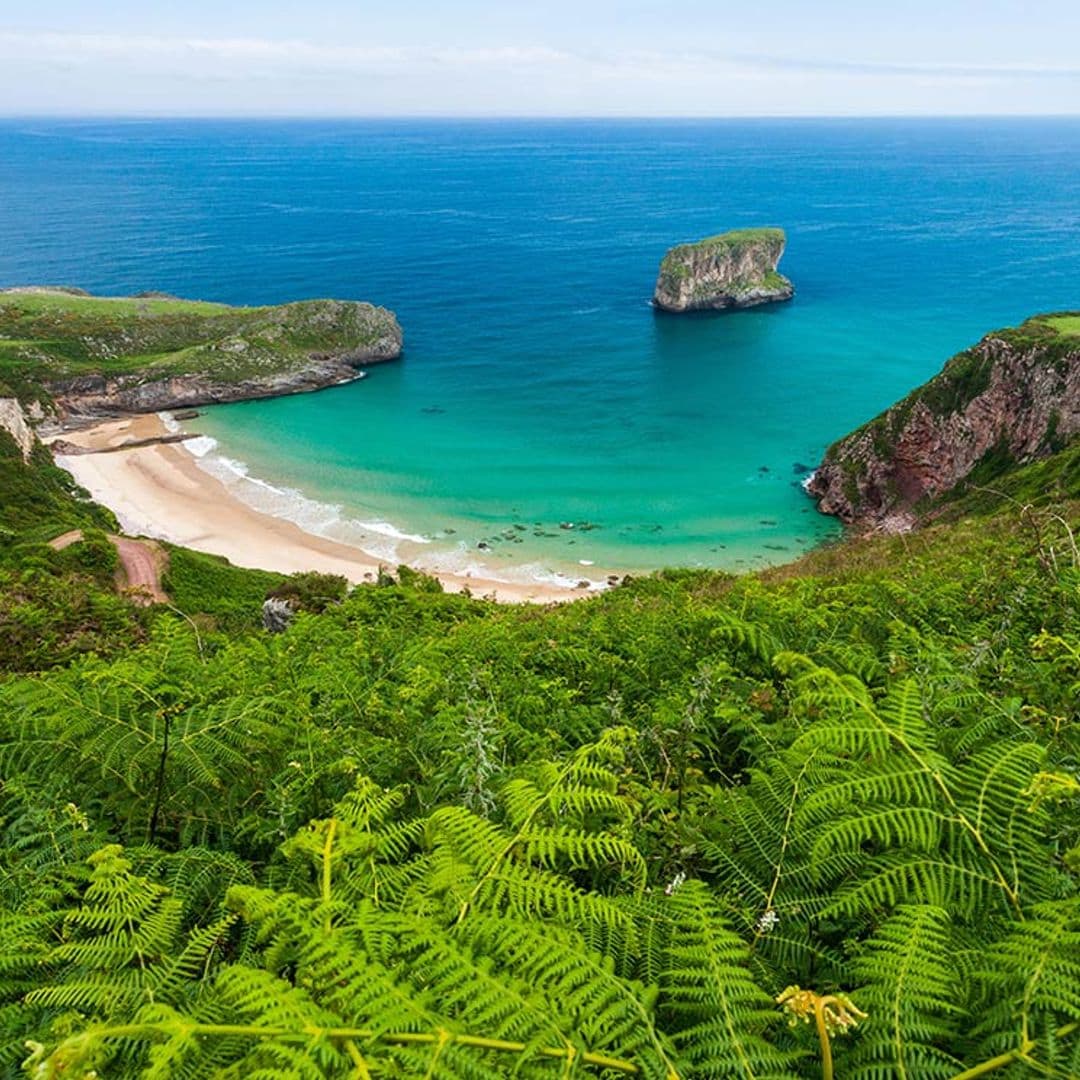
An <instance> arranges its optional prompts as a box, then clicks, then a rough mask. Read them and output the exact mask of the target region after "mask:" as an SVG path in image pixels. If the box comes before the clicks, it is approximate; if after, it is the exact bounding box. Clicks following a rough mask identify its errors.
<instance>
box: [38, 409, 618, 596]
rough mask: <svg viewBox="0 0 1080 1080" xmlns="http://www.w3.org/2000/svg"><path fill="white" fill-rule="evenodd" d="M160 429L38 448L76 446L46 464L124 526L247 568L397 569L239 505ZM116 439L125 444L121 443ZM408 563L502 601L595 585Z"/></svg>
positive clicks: (136, 424) (372, 575)
mask: <svg viewBox="0 0 1080 1080" xmlns="http://www.w3.org/2000/svg"><path fill="white" fill-rule="evenodd" d="M169 434H170V431H169V427H168V426H167V425H166V423H165V421H164V420H163V419H162V417H161V416H159V415H157V414H156V413H143V414H138V415H133V416H130V417H126V418H122V419H113V420H103V421H101V422H100V423H96V424H94V425H93V426H91V427H85V428H81V429H77V430H69V431H66V432H63V433H59V432H58V433H57V434H56V435H55V436H53V437H52V438H51V439H49V440H46V445H49V444H50V443H51V442H53V441H58V440H61V439H62V440H63V442H65V443H67V444H69V445H73V446H77V447H79V448H80V449H81V451H82V452H80V453H73V454H64V453H57V454H55V455H54V459H55V461H56V464H57V465H58V466H60V467H61V468H62V469H64V470H66V471H67V472H69V473H70V474H71V475H72V476H73V477H74V479H75V481H76V483H78V484H79V485H80V486H82V487H83V488H85V489H86V490H87V491H89V492H90V494H91V496H93V498H94V500H95V501H96V502H99V503H101V504H102V505H103V506H106V507H108V508H109V509H110V510H111V511H112V512H113V513H114V514H115V515H116V517H117V519H118V521H119V523H120V526H121V528H122V529H123V530H124V532H125V533H128V534H131V535H136V536H149V537H152V538H154V539H157V540H165V541H167V542H169V543H172V544H176V545H178V546H180V547H186V548H191V549H192V550H194V551H200V552H203V553H205V554H208V555H221V556H224V557H225V558H226V559H228V560H229V562H231V563H232V564H233V565H235V566H241V567H245V568H248V569H258V570H273V571H277V572H279V573H284V574H292V573H297V572H301V571H306V570H315V571H318V572H320V573H326V574H341V575H343V576H344V577H346V578H347V579H348V580H349V582H350V583H351V584H354V585H359V584H363V583H370V582H373V581H375V580H376V578H377V577H378V574H379V571H380V569H382V570H389V571H390V572H393V571H394V570H396V569H397V564H396V563H392V564H391V563H388V562H387V561H386V560H385V559H378V558H377V557H376V556H373V555H371V554H370V553H368V552H365V551H364V550H362V549H361V548H359V547H355V546H353V545H351V544H345V543H342V542H340V541H336V540H329V539H326V538H324V537H321V536H318V535H316V534H315V533H311V532H307V531H306V530H304V529H302V528H301V527H300V526H299V525H296V524H294V523H293V522H291V521H288V520H286V519H284V518H279V517H274V516H272V515H270V514H267V513H263V512H262V511H260V510H256V509H255V508H254V507H252V506H249V505H248V504H247V503H246V502H244V501H243V500H241V499H240V498H238V497H237V496H236V495H234V494H233V493H232V492H231V491H229V489H228V488H227V487H226V485H225V484H224V483H222V481H221V480H219V479H217V478H216V477H215V476H212V475H211V474H210V473H209V472H208V471H206V470H205V469H203V468H201V467H200V466H199V463H198V459H197V458H196V457H195V456H194V455H193V454H192V453H190V452H189V451H188V450H186V449H185V448H184V444H183V442H175V441H162V439H163V437H166V436H168V435H169ZM144 440H145V441H144ZM126 442H133V443H135V445H131V446H124V445H122V444H123V443H126ZM415 569H417V570H419V571H420V572H422V573H424V574H428V575H429V576H431V577H435V578H437V579H438V580H439V581H440V582H441V583H442V585H443V588H444V589H445V590H446V591H447V592H462V591H464V590H466V589H468V590H469V591H470V592H471V593H473V594H474V595H476V596H483V597H490V598H492V599H495V600H497V601H499V602H502V603H536V604H550V603H565V602H567V601H570V600H577V599H581V598H583V597H586V596H595V595H596V593H597V591H599V590H598V588H597V583H596V582H593V583H592V586H591V587H590V588H588V589H584V588H580V587H576V586H574V585H570V584H567V585H559V584H555V583H551V582H539V581H537V582H510V581H504V580H501V579H500V578H499V577H498V576H496V575H495V574H492V575H491V576H486V575H484V574H473V573H464V574H454V573H447V572H441V571H439V572H433V571H431V570H428V569H426V568H424V567H423V566H417V567H415ZM590 569H592V567H590ZM601 588H602V587H601Z"/></svg>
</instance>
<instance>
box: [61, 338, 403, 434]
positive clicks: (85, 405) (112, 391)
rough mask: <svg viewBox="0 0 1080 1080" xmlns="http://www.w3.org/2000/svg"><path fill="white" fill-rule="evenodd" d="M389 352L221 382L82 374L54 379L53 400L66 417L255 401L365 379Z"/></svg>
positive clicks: (315, 360)
mask: <svg viewBox="0 0 1080 1080" xmlns="http://www.w3.org/2000/svg"><path fill="white" fill-rule="evenodd" d="M396 355H398V353H397V352H393V353H388V355H364V356H355V355H352V354H350V355H348V356H329V357H319V356H315V357H312V359H311V360H310V361H309V362H308V363H306V364H305V365H304V366H303V367H298V368H296V369H294V370H292V371H284V372H272V373H269V374H267V375H262V376H254V377H250V378H244V379H240V380H238V381H236V382H219V381H217V380H216V379H215V378H214V377H213V376H212V375H211V374H209V373H205V374H192V375H173V376H169V377H168V378H164V379H154V378H147V377H146V374H145V373H142V374H136V375H116V376H104V375H79V376H76V377H75V378H72V379H61V380H57V381H55V382H52V383H50V384H49V389H50V391H51V392H52V394H53V399H54V402H55V404H56V406H57V409H58V410H59V412H60V415H61V417H62V418H64V419H77V418H78V417H80V416H84V417H91V416H112V415H114V414H116V413H145V412H159V411H161V410H162V409H183V408H190V407H194V406H198V405H217V404H223V403H225V402H229V401H252V400H254V399H256V398H268V397H281V396H282V395H284V394H303V393H307V392H310V391H312V390H322V389H324V388H325V387H328V386H339V385H341V384H343V383H347V382H352V381H353V380H354V379H357V378H360V375H361V372H360V368H362V367H364V366H366V365H368V364H373V363H378V362H380V361H382V360H392V359H393V358H394V357H395V356H396Z"/></svg>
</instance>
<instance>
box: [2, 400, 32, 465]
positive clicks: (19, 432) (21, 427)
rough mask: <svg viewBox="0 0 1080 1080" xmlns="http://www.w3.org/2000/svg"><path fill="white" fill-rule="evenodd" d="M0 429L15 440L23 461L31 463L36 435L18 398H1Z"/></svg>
mask: <svg viewBox="0 0 1080 1080" xmlns="http://www.w3.org/2000/svg"><path fill="white" fill-rule="evenodd" d="M0 428H2V429H3V430H4V431H6V432H7V433H8V434H9V435H10V436H11V437H12V438H13V439H14V440H15V445H16V446H17V447H18V448H19V450H20V451H21V452H22V456H23V461H29V460H30V454H31V452H32V451H33V449H34V433H33V431H31V430H30V425H29V424H28V423H27V422H26V414H25V413H24V412H23V410H22V406H21V405H20V404H19V401H18V399H17V398H0Z"/></svg>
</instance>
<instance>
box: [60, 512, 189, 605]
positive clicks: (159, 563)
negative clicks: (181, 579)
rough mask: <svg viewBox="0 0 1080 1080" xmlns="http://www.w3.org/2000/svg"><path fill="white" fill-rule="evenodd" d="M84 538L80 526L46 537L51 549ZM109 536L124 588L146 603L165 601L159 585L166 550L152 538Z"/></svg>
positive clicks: (163, 602)
mask: <svg viewBox="0 0 1080 1080" xmlns="http://www.w3.org/2000/svg"><path fill="white" fill-rule="evenodd" d="M82 538H83V534H82V529H72V530H71V532H66V533H63V534H61V535H60V536H56V537H54V538H53V539H52V540H50V541H49V547H51V548H52V549H53V550H54V551H63V550H64V548H66V547H71V545H72V544H77V543H78V542H79V541H80V540H81V539H82ZM109 540H110V541H111V543H112V545H113V547H115V548H116V554H117V555H118V556H119V557H120V570H121V573H122V575H123V581H122V582H120V584H121V586H122V587H123V588H127V589H132V590H137V592H138V596H137V597H136V600H137V601H138V600H139V599H142V600H143V602H144V603H147V604H167V603H168V602H169V597H168V595H167V594H166V592H165V590H164V589H162V587H161V571H162V570H163V569H164V566H165V552H164V551H162V549H161V548H160V547H159V546H158V545H157V544H155V543H154V541H153V540H132V539H131V537H129V536H115V535H110V536H109Z"/></svg>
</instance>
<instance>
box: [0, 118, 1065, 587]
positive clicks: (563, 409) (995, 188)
mask: <svg viewBox="0 0 1080 1080" xmlns="http://www.w3.org/2000/svg"><path fill="white" fill-rule="evenodd" d="M1078 134H1080V125H1078V124H1077V122H1076V121H1070V120H1045V121H1041V120H1040V121H1030V122H1026V123H1014V122H1011V121H1008V120H979V121H960V120H957V121H948V120H927V121H920V120H897V121H889V120H878V121H843V120H821V121H816V120H815V121H764V120H763V121H670V122H668V121H648V122H647V121H605V122H593V121H528V122H526V121H520V122H519V121H503V122H487V121H469V122H466V121H454V122H451V121H443V122H438V121H395V122H389V121H385V122H384V121H338V122H332V121H303V122H300V121H296V122H276V121H258V122H256V121H248V122H230V121H209V120H208V121H190V122H187V121H154V122H152V123H141V124H134V123H126V122H123V121H107V120H99V121H55V122H46V121H36V122H35V123H34V124H33V125H28V124H20V123H18V122H16V121H9V122H5V123H4V124H2V125H0V150H2V151H3V153H4V155H5V161H6V162H7V168H6V169H5V172H4V175H3V177H0V197H2V198H3V200H4V204H5V205H6V206H8V207H10V210H11V212H10V214H8V215H6V216H5V217H4V218H3V220H0V279H2V280H3V281H4V282H6V283H11V284H15V283H20V282H21V283H27V282H39V283H40V282H54V283H65V284H71V285H77V286H80V287H82V288H85V289H88V290H90V291H91V292H93V293H95V294H102V295H131V294H134V293H137V292H140V291H142V290H145V289H162V290H166V291H168V292H170V293H172V294H174V295H177V296H182V297H187V298H195V299H207V300H216V301H222V302H226V303H232V304H241V305H243V304H269V303H284V302H288V301H293V300H297V299H303V298H317V297H335V298H344V299H349V298H353V299H360V300H368V301H371V302H373V303H376V304H380V305H385V306H386V307H387V308H389V309H391V310H392V311H393V312H394V313H395V314H396V315H397V317H398V320H399V321H400V324H401V327H402V328H403V330H404V351H403V354H402V357H401V359H400V360H395V361H393V362H392V363H387V364H380V365H379V366H378V367H377V368H376V369H372V370H371V371H370V375H369V377H367V378H365V379H363V380H360V381H358V382H355V383H353V384H351V385H347V386H341V387H338V388H335V389H332V390H327V391H325V392H319V393H315V394H299V395H295V396H292V397H280V398H276V399H272V400H261V401H245V402H239V403H236V404H229V405H222V406H217V407H213V408H209V409H207V410H205V412H204V414H203V415H202V416H200V417H199V419H198V421H197V423H196V424H195V425H193V427H192V430H195V431H198V432H199V433H200V434H203V435H204V436H206V438H207V443H206V444H204V446H205V448H206V453H205V454H204V455H203V457H201V458H200V459H199V461H198V464H197V465H196V466H195V467H196V468H199V467H201V468H202V469H203V470H204V471H210V472H211V473H212V474H213V476H214V477H215V478H216V479H218V480H219V481H221V483H222V485H224V486H233V487H235V486H237V485H239V487H240V488H242V489H243V492H244V496H245V501H246V502H247V503H248V504H249V507H252V506H253V507H254V508H255V509H256V510H259V511H261V512H262V514H263V515H264V516H266V515H271V516H274V517H280V518H285V519H287V520H288V521H291V522H292V523H293V524H294V525H297V526H298V527H299V528H301V529H303V530H305V531H307V532H311V533H314V534H316V535H318V536H320V537H321V538H322V539H326V540H330V541H333V542H336V543H343V544H345V545H346V546H349V547H360V548H361V549H363V550H366V551H368V552H369V553H370V557H369V558H368V560H367V561H368V562H369V563H370V564H372V565H375V564H378V563H379V562H382V563H383V564H384V565H387V566H395V565H397V564H398V563H407V564H410V565H414V564H415V565H420V566H421V567H423V568H425V569H430V570H432V571H434V572H436V573H438V574H440V575H446V576H447V577H448V578H454V577H461V578H465V577H466V576H467V575H469V574H471V575H472V576H473V577H476V576H478V575H482V572H483V571H482V569H481V568H482V567H487V568H488V569H490V570H491V571H492V573H493V574H494V576H495V577H496V578H514V576H515V575H519V577H520V578H523V579H527V580H518V581H517V583H518V584H522V585H526V586H528V587H532V586H533V585H535V586H536V587H538V588H546V587H547V586H549V585H552V584H557V583H558V582H559V581H562V582H563V584H566V583H567V582H568V583H569V585H570V588H571V592H572V593H573V592H574V590H573V586H574V585H575V584H576V581H577V580H578V579H579V578H588V579H590V580H593V581H606V576H607V573H608V572H614V573H618V574H621V573H623V572H642V571H651V570H656V569H660V568H662V567H691V568H693V567H714V568H719V569H724V570H729V571H733V572H742V571H750V570H755V569H758V568H762V567H765V566H768V565H775V564H777V563H784V562H788V561H791V560H792V559H795V558H797V557H798V556H799V555H800V554H802V553H803V552H805V551H807V550H809V549H810V548H812V547H814V546H815V545H817V544H819V543H821V542H822V541H823V540H826V539H828V538H830V537H835V536H837V535H839V527H838V525H837V524H836V522H835V521H833V520H831V519H828V518H825V517H823V516H822V515H820V514H818V513H817V512H816V510H815V508H814V504H813V502H812V501H811V500H810V499H808V498H807V497H806V495H805V494H804V492H803V491H802V490H801V487H800V484H801V482H802V481H803V480H804V479H805V477H806V475H807V473H808V472H809V470H810V469H812V468H813V467H814V466H815V465H816V464H817V463H818V462H819V461H820V460H821V455H822V453H823V452H824V450H825V448H826V447H827V446H828V445H829V444H830V443H831V442H832V441H833V440H834V439H836V438H838V437H840V436H841V435H843V434H844V433H846V432H848V431H851V430H852V429H854V428H855V427H857V426H858V425H860V424H861V423H863V422H865V421H866V420H868V419H869V418H870V417H871V416H873V415H875V414H876V413H877V412H878V411H880V410H881V409H882V408H885V407H886V406H888V405H889V404H891V403H892V402H894V401H896V400H897V399H899V398H901V397H902V396H903V395H904V394H906V393H907V392H908V390H909V389H910V388H911V387H912V386H915V385H918V384H919V383H921V382H923V381H924V380H925V379H927V378H929V377H930V376H931V375H933V374H934V373H935V372H936V371H938V370H939V368H940V367H941V365H942V363H943V362H944V361H945V360H946V359H947V358H948V357H949V356H951V355H953V354H954V353H956V352H957V351H959V350H961V349H963V348H965V347H967V346H969V345H971V344H972V343H973V342H975V341H976V340H978V339H979V338H980V337H981V336H982V335H983V334H984V333H985V332H986V331H987V330H988V329H990V328H993V327H995V326H1003V325H1009V324H1016V323H1018V322H1021V321H1022V320H1023V319H1024V318H1026V317H1027V316H1028V315H1030V314H1032V313H1033V312H1035V311H1045V310H1054V309H1057V310H1064V309H1069V308H1071V307H1073V306H1074V305H1075V273H1074V268H1075V265H1076V260H1077V259H1078V258H1080V218H1078V211H1077V207H1078V206H1080V139H1078V138H1077V137H1076V136H1077V135H1078ZM84 175H85V176H87V177H89V178H90V179H91V180H92V183H80V182H79V181H78V179H77V178H78V177H80V176H84ZM46 188H47V190H48V191H49V192H50V197H49V199H48V200H45V201H44V202H43V201H42V199H41V197H40V192H41V191H42V190H44V189H46ZM117 193H120V194H119V196H118V195H117ZM759 224H775V225H779V226H782V227H783V228H784V229H785V231H786V233H787V238H788V247H787V251H786V253H785V255H784V259H783V263H782V269H783V271H784V273H785V274H786V275H787V276H789V277H790V279H791V280H792V281H793V282H795V284H796V295H795V297H794V299H793V300H792V301H790V302H789V303H786V304H783V305H780V306H777V307H774V308H770V309H756V310H750V311H742V312H738V313H735V314H708V313H706V314H689V315H678V316H668V315H664V314H662V313H658V312H656V311H654V309H653V308H652V307H651V305H650V299H651V296H652V290H653V287H654V284H655V281H656V276H657V269H658V266H659V263H660V260H661V258H662V257H663V255H664V252H665V251H667V250H668V249H669V248H670V247H671V245H672V244H676V243H678V242H680V241H686V240H692V239H694V238H697V237H702V236H709V235H712V234H715V233H716V232H718V231H721V230H723V229H729V228H738V227H741V226H752V225H759ZM210 440H213V442H212V443H211V442H210ZM182 452H183V453H184V454H186V455H187V457H188V458H189V459H190V458H191V454H190V453H189V452H188V451H187V450H184V451H182ZM162 453H164V451H162ZM175 453H176V454H179V453H181V451H179V450H177V451H175ZM176 460H184V459H180V458H177V459H176ZM192 463H193V462H192V460H185V466H191V465H192ZM78 467H79V468H82V469H88V468H90V465H89V464H83V465H79V466H78ZM115 467H116V466H114V465H112V464H109V465H107V466H106V465H104V464H101V465H95V466H94V468H109V469H113V468H115ZM210 490H214V491H216V492H217V494H218V495H220V491H221V489H213V488H212V489H210ZM105 501H106V502H107V503H108V502H109V499H108V498H106V499H105ZM161 509H162V510H164V509H165V508H164V507H162V508H161ZM166 513H167V516H166V517H165V518H164V519H162V520H159V521H156V522H155V521H153V520H150V519H147V520H144V522H143V524H144V525H146V526H151V525H155V526H156V527H157V529H158V530H162V529H164V528H165V526H166V525H167V526H168V528H176V527H177V523H178V522H179V521H180V520H181V519H180V516H179V515H177V514H175V513H171V514H170V513H168V512H166ZM563 525H572V526H574V527H573V528H572V529H571V528H563ZM374 526H378V527H379V530H381V531H377V530H376V529H375V528H374ZM581 526H588V528H587V529H585V528H581ZM204 531H206V530H204ZM360 534H363V535H360ZM361 576H362V575H361Z"/></svg>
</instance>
